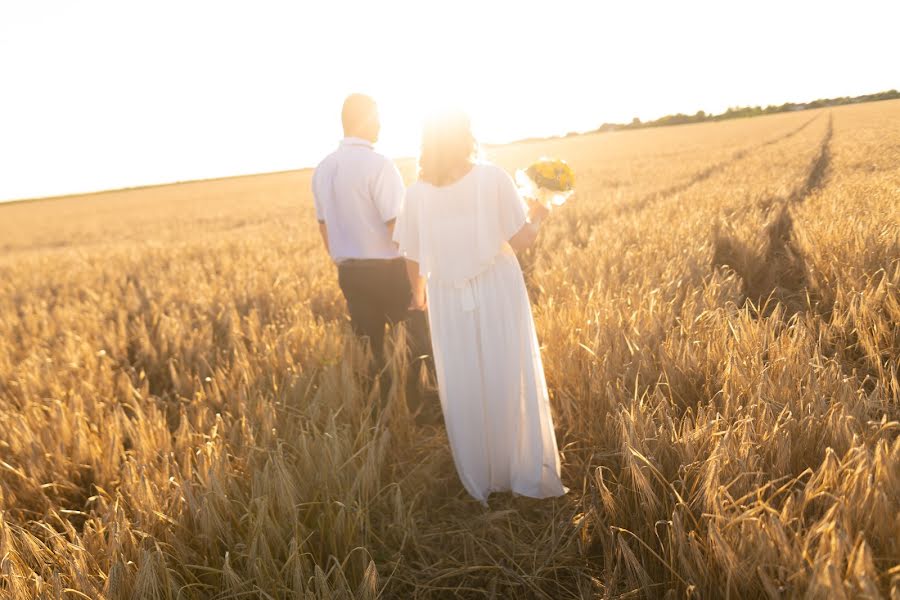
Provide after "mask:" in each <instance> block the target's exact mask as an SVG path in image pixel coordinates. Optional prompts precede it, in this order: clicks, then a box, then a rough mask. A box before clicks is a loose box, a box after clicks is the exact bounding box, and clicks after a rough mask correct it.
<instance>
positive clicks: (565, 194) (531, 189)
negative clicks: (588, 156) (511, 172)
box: [516, 158, 575, 209]
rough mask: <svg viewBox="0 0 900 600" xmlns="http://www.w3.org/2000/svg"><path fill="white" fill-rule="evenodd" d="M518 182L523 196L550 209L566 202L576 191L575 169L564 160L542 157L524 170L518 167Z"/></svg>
mask: <svg viewBox="0 0 900 600" xmlns="http://www.w3.org/2000/svg"><path fill="white" fill-rule="evenodd" d="M516 183H517V184H519V193H520V194H522V196H523V197H525V198H533V199H535V200H537V201H538V202H540V203H541V204H543V205H544V206H545V207H547V209H550V208H552V207H554V206H561V205H563V204H565V202H566V200H568V199H569V196H571V195H572V193H573V192H574V191H575V171H573V170H572V167H570V166H569V163H567V162H566V161H564V160H560V159H557V158H541V159H538V160H537V161H536V162H533V163H532V164H531V165H529V166H528V168H526V169H524V170H523V169H518V170H517V171H516Z"/></svg>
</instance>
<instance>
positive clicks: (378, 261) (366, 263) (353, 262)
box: [338, 257, 403, 267]
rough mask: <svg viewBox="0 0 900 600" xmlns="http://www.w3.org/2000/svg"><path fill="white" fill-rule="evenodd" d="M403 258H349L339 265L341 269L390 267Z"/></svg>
mask: <svg viewBox="0 0 900 600" xmlns="http://www.w3.org/2000/svg"><path fill="white" fill-rule="evenodd" d="M399 260H403V258H401V257H398V258H347V259H344V260H342V261H341V262H339V263H338V266H339V267H377V266H378V265H389V264H392V263H395V262H397V261H399Z"/></svg>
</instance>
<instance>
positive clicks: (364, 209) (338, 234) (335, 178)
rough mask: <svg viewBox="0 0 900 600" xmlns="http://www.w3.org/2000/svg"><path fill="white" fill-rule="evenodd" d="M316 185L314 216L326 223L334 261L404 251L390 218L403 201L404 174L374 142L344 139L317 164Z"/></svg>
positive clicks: (387, 256)
mask: <svg viewBox="0 0 900 600" xmlns="http://www.w3.org/2000/svg"><path fill="white" fill-rule="evenodd" d="M312 191H313V197H314V198H315V205H316V218H317V219H318V220H319V222H320V223H325V226H326V228H327V230H328V251H329V253H330V254H331V257H332V259H334V261H335V262H338V263H339V262H342V261H344V260H347V259H351V258H364V259H373V258H376V259H377V258H380V259H391V258H399V257H400V254H399V252H398V251H397V248H396V247H395V246H394V244H393V242H392V241H391V233H390V231H389V229H388V225H387V223H389V222H391V221H393V220H394V219H396V218H397V215H398V214H399V213H400V209H401V208H402V206H403V198H404V195H405V188H404V185H403V178H402V177H401V176H400V172H399V171H398V170H397V166H396V165H395V164H394V161H392V160H391V159H389V158H388V157H386V156H384V155H382V154H379V153H378V152H376V151H375V149H374V148H373V146H372V143H371V142H369V141H368V140H364V139H360V138H354V137H347V138H344V139H343V140H341V143H340V146H338V149H337V150H335V151H334V152H332V153H331V154H329V155H328V156H327V157H325V159H324V160H322V162H320V163H319V165H318V166H317V167H316V170H315V172H314V173H313V178H312Z"/></svg>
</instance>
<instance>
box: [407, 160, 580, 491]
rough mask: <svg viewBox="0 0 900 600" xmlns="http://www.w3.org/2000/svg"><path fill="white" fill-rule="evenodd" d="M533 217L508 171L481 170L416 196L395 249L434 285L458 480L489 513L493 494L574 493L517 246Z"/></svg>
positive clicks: (430, 290)
mask: <svg viewBox="0 0 900 600" xmlns="http://www.w3.org/2000/svg"><path fill="white" fill-rule="evenodd" d="M524 223H525V207H524V204H523V202H522V199H521V198H520V197H519V194H518V191H517V190H516V187H515V185H514V184H513V181H512V179H511V178H510V177H509V175H507V174H506V172H505V171H503V170H502V169H501V168H499V167H497V166H494V165H491V164H477V165H475V166H474V167H473V168H472V170H471V171H469V173H467V174H466V175H465V176H464V177H462V178H461V179H459V180H458V181H456V182H454V183H452V184H450V185H448V186H443V187H436V186H433V185H431V184H427V183H422V182H418V183H415V184H413V185H412V186H410V188H409V189H408V190H407V193H406V202H405V206H404V209H403V212H402V213H401V214H400V216H399V217H398V219H397V223H396V227H395V230H394V241H396V242H397V243H398V244H399V246H400V252H401V253H402V254H403V255H404V256H406V257H407V258H409V259H410V260H415V261H417V262H418V263H419V269H420V273H421V275H423V276H424V277H426V278H427V288H426V289H427V295H428V320H429V326H430V329H431V341H432V344H433V347H434V363H435V369H436V371H437V382H438V388H439V394H440V399H441V408H442V410H443V412H444V422H445V424H446V427H447V435H448V438H449V440H450V449H451V451H452V453H453V460H454V462H455V463H456V470H457V472H458V473H459V478H460V479H461V480H462V483H463V485H464V486H465V488H466V490H468V492H469V493H470V494H471V495H472V496H473V497H474V498H475V499H477V500H479V501H480V502H481V503H483V504H486V503H487V497H488V495H489V494H490V493H491V492H498V491H512V492H514V493H517V494H521V495H523V496H531V497H534V498H545V497H549V496H559V495H562V494H564V493H566V492H567V491H568V490H567V488H566V487H565V486H563V484H562V481H561V480H560V474H559V473H560V461H559V453H558V451H557V446H556V435H555V433H554V431H553V419H552V416H551V414H550V399H549V396H548V393H547V383H546V381H545V379H544V370H543V366H542V364H541V355H540V349H539V346H538V341H537V335H536V333H535V329H534V320H533V319H532V316H531V305H530V303H529V301H528V293H527V291H526V289H525V281H524V279H523V277H522V270H521V269H520V267H519V262H518V260H517V259H516V255H515V253H514V252H513V250H512V248H511V247H510V246H509V244H508V243H507V240H509V238H511V237H512V236H513V234H515V233H516V232H517V231H519V229H520V228H521V227H522V225H523V224H524Z"/></svg>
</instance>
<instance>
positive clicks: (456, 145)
mask: <svg viewBox="0 0 900 600" xmlns="http://www.w3.org/2000/svg"><path fill="white" fill-rule="evenodd" d="M477 156H478V142H477V141H476V140H475V136H474V135H473V134H472V123H471V121H470V120H469V117H468V115H466V114H465V113H464V112H462V111H460V110H449V111H443V112H440V113H437V114H435V115H432V116H431V117H429V118H428V119H426V121H425V127H424V128H423V131H422V148H421V151H420V154H419V179H421V180H422V181H425V182H427V183H430V184H432V185H446V184H448V183H452V182H453V180H454V179H455V178H456V177H457V176H458V175H459V173H460V172H461V171H464V169H465V167H466V166H467V165H468V164H469V163H471V162H472V161H474V160H475V159H476V158H477Z"/></svg>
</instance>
